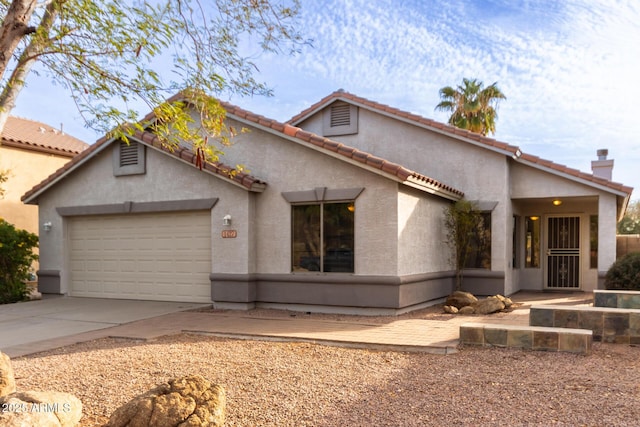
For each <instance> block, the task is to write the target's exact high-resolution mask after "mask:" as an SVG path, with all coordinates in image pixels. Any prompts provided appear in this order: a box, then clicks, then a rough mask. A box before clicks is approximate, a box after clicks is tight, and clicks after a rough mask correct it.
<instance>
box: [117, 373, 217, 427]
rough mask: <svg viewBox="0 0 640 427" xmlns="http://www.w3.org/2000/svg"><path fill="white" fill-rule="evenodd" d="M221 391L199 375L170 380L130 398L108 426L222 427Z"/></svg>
mask: <svg viewBox="0 0 640 427" xmlns="http://www.w3.org/2000/svg"><path fill="white" fill-rule="evenodd" d="M225 406H226V395H225V391H224V388H223V387H222V386H220V385H217V384H211V383H210V382H209V381H207V380H206V379H205V378H203V377H202V376H200V375H192V376H187V377H182V378H177V379H171V380H169V381H168V382H167V383H163V384H160V385H158V386H157V387H155V388H153V389H151V390H149V391H147V392H146V393H143V394H140V395H138V396H136V397H134V398H133V399H132V400H131V401H129V402H127V403H125V404H124V405H122V406H121V407H120V408H118V409H116V411H115V412H114V413H113V414H112V415H111V418H110V419H109V422H108V423H107V426H108V427H125V426H126V427H147V426H157V427H178V426H180V427H183V426H184V427H187V426H222V425H224V420H225Z"/></svg>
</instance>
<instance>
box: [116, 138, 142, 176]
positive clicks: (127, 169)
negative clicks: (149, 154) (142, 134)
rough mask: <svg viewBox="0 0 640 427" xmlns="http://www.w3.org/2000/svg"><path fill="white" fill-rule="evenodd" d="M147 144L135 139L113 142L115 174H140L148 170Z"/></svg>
mask: <svg viewBox="0 0 640 427" xmlns="http://www.w3.org/2000/svg"><path fill="white" fill-rule="evenodd" d="M144 154H145V146H144V144H140V143H138V142H135V141H129V143H128V144H127V143H126V142H124V141H119V142H116V143H114V144H113V174H114V175H115V176H125V175H140V174H144V173H145V172H146V159H145V155H144Z"/></svg>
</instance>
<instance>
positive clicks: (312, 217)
mask: <svg viewBox="0 0 640 427" xmlns="http://www.w3.org/2000/svg"><path fill="white" fill-rule="evenodd" d="M291 209H292V229H293V230H292V237H293V242H292V261H291V264H292V266H291V268H292V270H293V271H321V272H344V273H353V272H354V212H355V204H354V202H352V201H351V202H327V203H314V204H304V205H293V206H292V207H291Z"/></svg>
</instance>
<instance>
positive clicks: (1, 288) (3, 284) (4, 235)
mask: <svg viewBox="0 0 640 427" xmlns="http://www.w3.org/2000/svg"><path fill="white" fill-rule="evenodd" d="M37 246H38V236H36V235H35V234H33V233H29V232H28V231H25V230H19V229H16V228H15V227H14V226H13V225H12V224H9V223H8V222H7V221H5V220H3V219H0V304H8V303H12V302H17V301H23V300H25V299H26V297H27V293H28V290H27V285H26V283H25V282H26V281H27V280H29V269H30V268H31V263H32V262H33V261H35V260H37V259H38V255H36V254H34V253H33V248H35V247H37Z"/></svg>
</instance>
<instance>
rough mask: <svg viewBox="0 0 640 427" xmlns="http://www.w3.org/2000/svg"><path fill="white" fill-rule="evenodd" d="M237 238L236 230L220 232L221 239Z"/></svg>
mask: <svg viewBox="0 0 640 427" xmlns="http://www.w3.org/2000/svg"><path fill="white" fill-rule="evenodd" d="M236 237H238V230H222V238H223V239H235V238H236Z"/></svg>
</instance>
